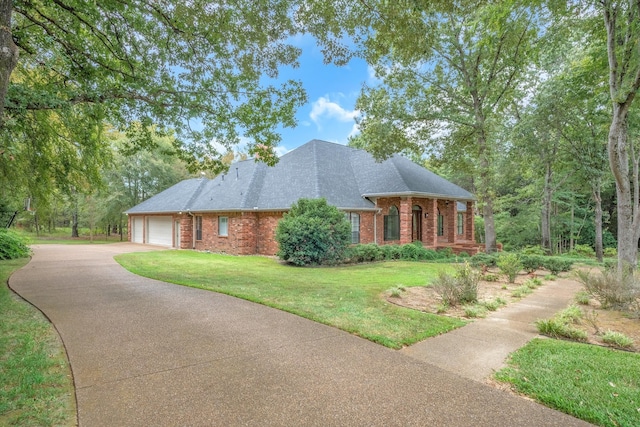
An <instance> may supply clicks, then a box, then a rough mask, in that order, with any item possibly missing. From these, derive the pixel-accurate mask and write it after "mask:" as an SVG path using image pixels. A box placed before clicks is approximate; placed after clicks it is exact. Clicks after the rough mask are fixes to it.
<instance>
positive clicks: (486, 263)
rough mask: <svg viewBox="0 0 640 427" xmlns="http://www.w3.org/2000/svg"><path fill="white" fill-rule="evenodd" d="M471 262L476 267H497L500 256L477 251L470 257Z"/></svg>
mask: <svg viewBox="0 0 640 427" xmlns="http://www.w3.org/2000/svg"><path fill="white" fill-rule="evenodd" d="M469 261H470V263H471V265H472V266H474V267H476V268H481V267H495V266H496V263H497V261H498V257H497V256H495V255H490V254H485V253H482V252H481V253H477V254H475V255H474V256H472V257H471V258H470V260H469Z"/></svg>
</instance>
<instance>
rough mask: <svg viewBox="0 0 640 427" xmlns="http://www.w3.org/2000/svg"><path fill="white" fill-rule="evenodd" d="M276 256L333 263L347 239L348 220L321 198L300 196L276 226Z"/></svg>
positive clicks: (299, 261) (302, 262) (300, 261)
mask: <svg viewBox="0 0 640 427" xmlns="http://www.w3.org/2000/svg"><path fill="white" fill-rule="evenodd" d="M276 241H277V242H278V244H279V245H280V248H279V250H278V256H279V257H280V258H282V259H283V260H285V261H288V262H290V263H292V264H295V265H299V266H303V265H321V264H335V263H337V262H339V261H341V260H342V259H343V258H344V255H345V251H346V249H347V247H348V245H349V244H350V243H351V224H350V223H349V222H348V221H347V220H346V219H345V217H344V213H343V212H340V211H339V210H338V208H336V207H335V206H330V205H328V204H327V201H326V200H325V199H300V200H298V202H297V203H294V204H293V205H292V206H291V209H290V210H289V212H287V213H286V214H285V215H284V217H283V218H282V220H281V221H280V222H279V223H278V227H277V228H276Z"/></svg>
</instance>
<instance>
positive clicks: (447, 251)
mask: <svg viewBox="0 0 640 427" xmlns="http://www.w3.org/2000/svg"><path fill="white" fill-rule="evenodd" d="M437 252H438V254H439V255H440V258H453V257H454V256H455V254H454V253H453V249H451V248H440V249H438V251H437Z"/></svg>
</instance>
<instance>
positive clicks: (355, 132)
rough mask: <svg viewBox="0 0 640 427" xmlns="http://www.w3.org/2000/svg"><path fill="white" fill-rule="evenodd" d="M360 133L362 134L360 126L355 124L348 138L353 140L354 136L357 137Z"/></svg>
mask: <svg viewBox="0 0 640 427" xmlns="http://www.w3.org/2000/svg"><path fill="white" fill-rule="evenodd" d="M359 133H360V127H359V126H358V124H357V123H354V124H353V127H352V128H351V132H349V136H348V137H347V138H351V137H352V136H356V135H357V134H359Z"/></svg>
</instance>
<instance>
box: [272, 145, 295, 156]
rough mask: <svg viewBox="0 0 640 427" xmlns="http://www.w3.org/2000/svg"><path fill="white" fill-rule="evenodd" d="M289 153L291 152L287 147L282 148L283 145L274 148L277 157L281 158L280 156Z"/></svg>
mask: <svg viewBox="0 0 640 427" xmlns="http://www.w3.org/2000/svg"><path fill="white" fill-rule="evenodd" d="M289 151H291V150H289V149H288V148H287V147H285V146H283V145H278V146H277V147H276V148H275V152H276V156H278V157H282V156H284V155H285V154H287V153H288V152H289Z"/></svg>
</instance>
